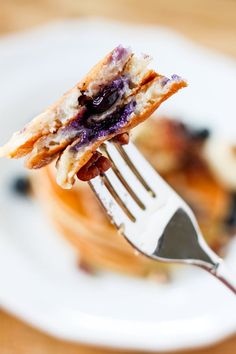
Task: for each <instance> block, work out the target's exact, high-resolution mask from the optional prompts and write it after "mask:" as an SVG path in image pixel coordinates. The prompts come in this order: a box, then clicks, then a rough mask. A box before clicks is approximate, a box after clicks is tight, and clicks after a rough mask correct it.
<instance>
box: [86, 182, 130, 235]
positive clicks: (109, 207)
mask: <svg viewBox="0 0 236 354" xmlns="http://www.w3.org/2000/svg"><path fill="white" fill-rule="evenodd" d="M88 183H89V185H90V187H91V188H92V190H93V191H94V193H95V194H96V196H97V198H98V199H99V201H100V203H101V204H102V206H103V207H104V209H105V211H106V213H107V214H108V215H109V217H110V218H111V221H112V223H114V224H115V225H116V227H117V228H118V229H120V228H123V227H124V225H125V227H129V226H131V224H132V221H131V219H130V218H129V217H128V215H127V214H126V213H125V211H124V210H123V209H122V207H121V206H120V205H119V204H118V203H117V201H116V199H115V198H114V197H113V195H112V194H111V192H110V191H109V190H108V188H107V186H106V184H105V183H104V181H103V179H102V177H100V176H98V177H96V178H94V179H92V180H90V181H89V182H88Z"/></svg>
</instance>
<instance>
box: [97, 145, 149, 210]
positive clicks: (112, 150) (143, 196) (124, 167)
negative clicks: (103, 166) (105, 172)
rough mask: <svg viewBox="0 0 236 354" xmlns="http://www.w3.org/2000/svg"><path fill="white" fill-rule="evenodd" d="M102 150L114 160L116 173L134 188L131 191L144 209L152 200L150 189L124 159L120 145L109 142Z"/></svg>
mask: <svg viewBox="0 0 236 354" xmlns="http://www.w3.org/2000/svg"><path fill="white" fill-rule="evenodd" d="M101 150H102V152H103V153H105V154H106V155H107V156H108V157H109V159H110V160H112V162H113V168H114V170H115V172H116V174H117V175H118V177H119V178H120V179H121V180H122V181H125V183H126V184H127V185H128V187H129V188H128V190H129V189H131V190H132V192H131V193H132V194H134V199H135V200H136V202H137V203H138V205H139V206H140V207H141V208H142V209H145V207H146V206H147V205H148V204H149V203H150V202H152V200H151V199H152V196H151V194H150V191H148V190H147V189H146V188H145V187H144V185H143V184H142V183H141V182H140V180H139V179H138V178H137V176H136V175H135V174H134V173H133V171H132V170H131V168H130V167H129V166H128V164H127V162H126V161H125V160H124V157H123V156H122V155H121V153H120V151H119V148H118V146H116V145H115V144H113V143H109V142H108V143H106V144H104V145H103V146H102V148H101ZM131 193H130V194H131Z"/></svg>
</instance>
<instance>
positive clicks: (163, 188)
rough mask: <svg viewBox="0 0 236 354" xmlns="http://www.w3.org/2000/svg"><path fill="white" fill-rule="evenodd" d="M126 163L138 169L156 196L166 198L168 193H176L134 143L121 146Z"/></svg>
mask: <svg viewBox="0 0 236 354" xmlns="http://www.w3.org/2000/svg"><path fill="white" fill-rule="evenodd" d="M119 149H121V151H122V153H123V155H124V158H125V159H126V163H127V164H129V165H130V166H131V168H133V169H134V170H136V172H137V174H138V175H140V176H141V178H143V179H144V181H145V184H146V185H147V188H149V189H150V190H151V191H152V193H154V195H155V196H157V197H159V198H161V199H163V200H166V199H167V198H168V195H172V194H173V193H175V192H174V191H173V190H172V189H171V188H170V187H169V185H168V184H167V183H166V182H165V181H164V180H163V179H162V178H161V177H160V176H159V175H158V174H157V172H156V171H155V170H154V168H153V167H152V166H151V165H150V164H149V162H148V161H147V160H146V159H145V157H144V156H143V155H142V154H141V153H140V152H139V150H138V149H137V148H136V147H135V146H134V144H133V143H129V144H128V145H124V146H120V147H119Z"/></svg>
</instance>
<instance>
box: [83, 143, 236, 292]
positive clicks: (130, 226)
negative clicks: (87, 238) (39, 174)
mask: <svg viewBox="0 0 236 354" xmlns="http://www.w3.org/2000/svg"><path fill="white" fill-rule="evenodd" d="M100 151H101V152H102V153H103V154H104V155H105V156H106V157H108V158H109V159H110V160H111V162H112V168H111V169H109V170H108V171H107V172H105V173H104V174H102V175H101V176H99V177H96V178H94V179H92V180H90V181H89V185H90V187H91V188H92V190H93V191H94V192H95V194H96V196H97V198H98V199H99V201H100V203H101V204H102V206H103V207H104V209H105V211H106V213H107V215H108V216H109V217H110V219H111V221H112V223H113V224H114V225H115V226H116V227H117V229H118V231H119V233H120V234H122V235H123V236H124V237H125V238H126V240H127V241H128V242H129V243H130V244H131V245H132V246H133V247H134V248H135V249H136V250H137V251H138V252H140V253H142V254H143V255H145V256H147V257H149V258H152V259H154V260H157V261H162V262H177V263H186V264H191V265H195V266H198V267H200V268H202V269H204V270H206V271H208V272H209V273H211V274H212V275H213V276H215V277H216V278H217V279H219V280H220V281H221V282H222V283H223V284H225V285H226V286H227V287H228V288H229V289H230V290H231V291H232V292H233V293H234V294H235V295H236V276H233V275H232V274H230V271H229V270H228V269H227V268H226V265H225V264H224V261H223V260H222V259H221V258H220V257H218V256H217V255H216V254H215V253H214V252H213V251H212V250H211V249H210V248H209V246H208V245H207V243H206V242H205V240H204V238H203V236H202V234H201V231H200V228H199V226H198V223H197V221H196V218H195V216H194V214H193V212H192V210H191V209H190V207H189V206H188V205H187V203H186V202H185V201H184V200H183V199H182V198H181V197H180V196H179V195H178V194H177V193H176V192H175V191H174V190H173V189H172V188H171V187H170V186H169V185H168V184H167V183H166V182H165V181H164V180H163V179H162V178H161V177H160V176H159V175H158V173H157V172H156V171H155V170H154V168H153V167H152V166H151V165H150V164H149V163H148V162H147V160H146V159H145V158H144V156H143V155H142V154H141V153H140V152H139V151H138V149H137V148H136V147H135V146H134V144H133V143H129V144H128V145H123V146H121V145H119V144H116V143H112V142H106V143H104V144H103V145H102V146H101V147H100Z"/></svg>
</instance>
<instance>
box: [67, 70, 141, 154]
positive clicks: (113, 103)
mask: <svg viewBox="0 0 236 354" xmlns="http://www.w3.org/2000/svg"><path fill="white" fill-rule="evenodd" d="M128 84H129V82H128V79H127V78H126V77H122V76H121V77H119V78H117V79H116V80H114V81H112V82H111V84H110V85H107V86H106V87H104V88H103V89H102V90H101V92H100V93H99V94H98V95H97V96H96V97H94V98H91V97H88V96H86V95H85V94H83V95H82V96H80V97H79V104H80V105H83V106H84V107H85V109H84V111H83V113H82V114H80V115H79V116H78V117H77V118H76V119H75V120H74V121H73V122H71V123H70V124H69V125H68V126H67V127H66V128H65V129H64V131H63V133H64V134H66V135H69V136H70V137H71V138H79V137H80V141H79V142H78V143H77V144H76V145H74V146H73V147H71V151H78V150H79V149H80V148H81V147H82V146H84V145H85V144H88V143H91V142H93V141H94V140H96V139H99V138H102V137H105V136H106V135H110V134H113V133H115V132H116V131H117V130H118V129H120V128H121V127H123V126H124V124H125V123H126V122H127V120H128V118H129V116H130V115H131V113H132V112H133V111H134V107H135V105H136V103H135V101H131V102H129V103H127V104H126V105H124V104H123V103H122V98H123V96H124V93H125V92H126V90H127V88H128V87H129V85H128ZM104 112H105V113H104Z"/></svg>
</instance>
